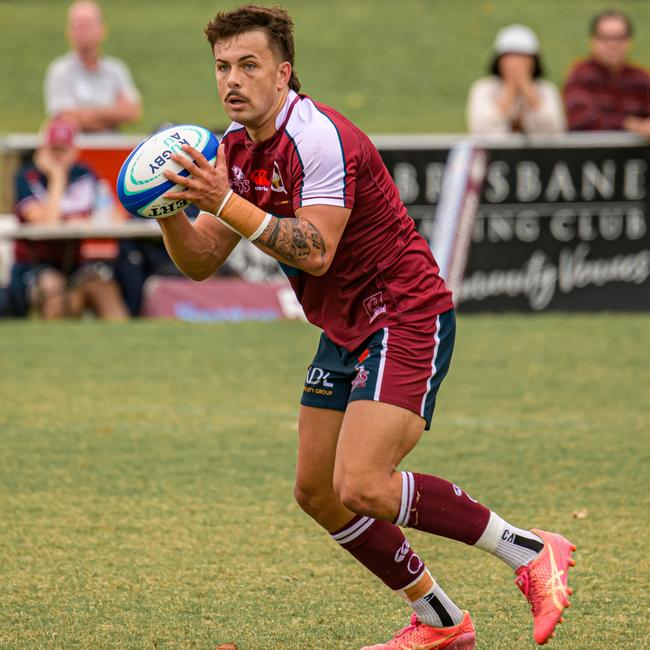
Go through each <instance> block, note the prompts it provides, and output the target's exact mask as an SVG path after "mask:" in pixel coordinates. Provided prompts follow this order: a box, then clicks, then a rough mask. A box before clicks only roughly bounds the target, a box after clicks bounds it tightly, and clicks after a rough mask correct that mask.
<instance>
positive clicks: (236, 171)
mask: <svg viewBox="0 0 650 650" xmlns="http://www.w3.org/2000/svg"><path fill="white" fill-rule="evenodd" d="M230 169H231V171H232V180H229V181H228V183H229V185H230V187H232V189H233V190H235V192H237V194H246V192H248V191H250V189H251V183H250V181H249V180H248V179H247V178H246V174H244V172H243V171H242V169H241V167H237V165H233V166H232V167H231V168H230Z"/></svg>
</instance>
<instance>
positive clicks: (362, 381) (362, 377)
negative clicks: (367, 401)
mask: <svg viewBox="0 0 650 650" xmlns="http://www.w3.org/2000/svg"><path fill="white" fill-rule="evenodd" d="M355 370H356V371H357V376H356V377H355V378H354V379H353V380H352V388H351V389H350V390H351V391H353V390H356V389H357V388H365V387H366V384H367V383H368V371H367V370H366V369H365V368H364V366H363V364H360V365H358V366H356V368H355Z"/></svg>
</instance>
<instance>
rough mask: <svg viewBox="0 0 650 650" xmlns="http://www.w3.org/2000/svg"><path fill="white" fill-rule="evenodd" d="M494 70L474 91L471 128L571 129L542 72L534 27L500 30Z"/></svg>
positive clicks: (500, 130)
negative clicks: (567, 126)
mask: <svg viewBox="0 0 650 650" xmlns="http://www.w3.org/2000/svg"><path fill="white" fill-rule="evenodd" d="M490 72H491V75H490V76H489V77H483V78H482V79H478V80H477V81H475V82H474V84H473V85H472V87H471V89H470V91H469V98H468V102H467V124H468V129H469V131H470V133H472V134H474V135H492V134H502V133H512V132H518V131H523V132H524V133H561V132H562V131H564V130H565V129H566V121H565V118H564V110H563V108H562V99H561V97H560V93H559V91H558V89H557V88H556V86H555V85H554V84H553V83H551V82H550V81H546V80H545V79H543V78H542V65H541V61H540V51H539V42H538V40H537V37H536V36H535V33H534V32H533V31H532V30H531V29H529V28H528V27H525V26H524V25H510V26H509V27H505V28H504V29H502V30H501V31H499V33H498V34H497V37H496V40H495V42H494V56H493V59H492V63H491V65H490Z"/></svg>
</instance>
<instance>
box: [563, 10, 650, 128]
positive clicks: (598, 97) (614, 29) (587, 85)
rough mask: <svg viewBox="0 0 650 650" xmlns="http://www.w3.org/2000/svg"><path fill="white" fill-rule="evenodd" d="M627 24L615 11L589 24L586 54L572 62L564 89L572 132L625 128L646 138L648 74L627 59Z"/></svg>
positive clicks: (649, 104) (649, 115)
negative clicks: (583, 59)
mask: <svg viewBox="0 0 650 650" xmlns="http://www.w3.org/2000/svg"><path fill="white" fill-rule="evenodd" d="M631 39H632V23H631V22H630V19H629V18H628V17H627V16H626V15H625V14H624V13H622V12H620V11H614V10H610V11H604V12H602V13H600V14H598V15H596V16H595V17H594V18H593V20H592V22H591V41H590V50H591V57H590V58H589V59H587V60H585V61H581V62H579V63H578V64H576V65H575V66H574V67H573V69H572V70H571V71H570V73H569V76H568V78H567V81H566V84H565V87H564V102H565V105H566V111H567V118H568V123H569V129H570V130H572V131H622V130H625V131H631V132H634V133H639V134H641V135H645V136H650V74H648V73H647V72H646V71H645V70H643V69H642V68H640V67H639V66H635V65H631V64H630V63H628V62H627V55H628V52H629V50H630V45H631Z"/></svg>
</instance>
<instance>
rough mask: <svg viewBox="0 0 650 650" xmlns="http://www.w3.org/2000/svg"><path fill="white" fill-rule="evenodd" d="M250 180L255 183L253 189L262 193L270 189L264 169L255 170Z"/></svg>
mask: <svg viewBox="0 0 650 650" xmlns="http://www.w3.org/2000/svg"><path fill="white" fill-rule="evenodd" d="M251 180H252V181H253V183H255V189H256V190H258V191H262V192H268V191H269V188H270V187H271V181H270V179H269V173H268V172H267V171H266V169H255V170H253V172H252V174H251Z"/></svg>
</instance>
